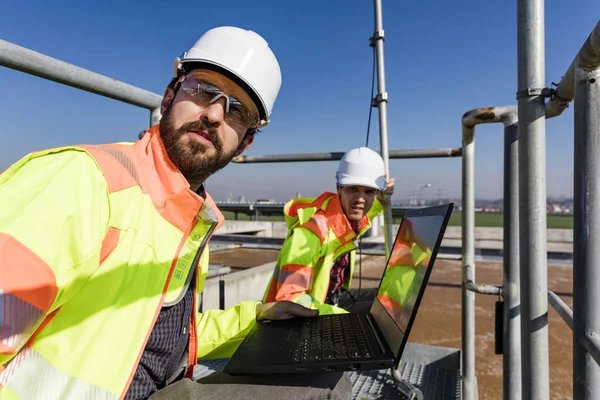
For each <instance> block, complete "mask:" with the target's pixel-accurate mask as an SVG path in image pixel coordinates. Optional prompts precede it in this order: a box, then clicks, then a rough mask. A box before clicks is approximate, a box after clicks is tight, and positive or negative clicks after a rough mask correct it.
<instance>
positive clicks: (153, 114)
mask: <svg viewBox="0 0 600 400" xmlns="http://www.w3.org/2000/svg"><path fill="white" fill-rule="evenodd" d="M160 118H161V115H160V107H158V108H155V109H154V110H152V111H150V127H153V126H154V125H156V124H158V123H159V122H160Z"/></svg>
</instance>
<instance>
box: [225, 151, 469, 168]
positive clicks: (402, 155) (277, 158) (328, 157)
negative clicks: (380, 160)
mask: <svg viewBox="0 0 600 400" xmlns="http://www.w3.org/2000/svg"><path fill="white" fill-rule="evenodd" d="M343 155H344V153H343V152H331V153H303V154H271V155H264V156H238V157H235V158H234V159H233V160H231V161H233V162H235V163H246V164H248V163H278V162H300V161H339V160H341V159H342V156H343ZM461 155H462V150H461V148H460V147H457V148H444V149H416V150H390V151H389V158H390V159H392V158H394V159H408V158H443V157H460V156H461Z"/></svg>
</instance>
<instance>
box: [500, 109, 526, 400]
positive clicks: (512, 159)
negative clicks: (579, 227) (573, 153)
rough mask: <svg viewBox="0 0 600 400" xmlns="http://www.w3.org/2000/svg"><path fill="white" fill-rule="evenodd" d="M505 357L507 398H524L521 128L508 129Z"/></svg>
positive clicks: (508, 126)
mask: <svg viewBox="0 0 600 400" xmlns="http://www.w3.org/2000/svg"><path fill="white" fill-rule="evenodd" d="M503 282H504V283H503V288H504V295H503V296H504V356H503V358H502V362H503V365H502V366H503V368H502V381H503V385H502V387H503V398H504V399H505V400H515V399H520V398H521V307H520V303H521V300H520V293H519V292H520V291H519V282H520V279H519V125H518V123H517V118H516V115H514V117H513V118H511V119H510V120H508V121H506V122H505V126H504V279H503Z"/></svg>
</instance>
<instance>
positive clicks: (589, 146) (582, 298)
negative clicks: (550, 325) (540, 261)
mask: <svg viewBox="0 0 600 400" xmlns="http://www.w3.org/2000/svg"><path fill="white" fill-rule="evenodd" d="M596 28H598V25H597V26H596ZM586 44H587V45H588V46H585V45H584V47H586V48H588V47H589V48H592V49H595V52H596V53H595V54H590V52H586V53H580V55H579V58H578V59H577V60H576V64H575V65H576V67H575V119H574V120H575V125H574V133H575V145H574V150H575V151H574V168H573V170H574V180H573V183H574V185H573V189H574V197H573V204H574V206H573V226H574V230H573V313H574V316H575V318H574V324H573V325H574V326H573V334H574V336H575V338H576V339H577V340H576V341H574V344H573V398H576V399H597V398H600V366H599V365H598V364H597V362H596V361H594V359H593V353H592V352H589V353H588V351H587V350H586V348H585V347H583V346H582V345H581V340H582V338H586V337H587V338H589V339H595V340H596V341H597V340H598V339H597V338H598V334H600V313H598V304H600V291H599V290H598V288H600V269H599V268H598V266H599V265H600V253H599V252H598V248H599V247H600V160H599V158H598V157H599V155H600V68H599V67H600V38H599V37H596V39H595V40H592V35H590V37H589V38H588V40H587V41H586ZM596 352H598V350H597V349H596Z"/></svg>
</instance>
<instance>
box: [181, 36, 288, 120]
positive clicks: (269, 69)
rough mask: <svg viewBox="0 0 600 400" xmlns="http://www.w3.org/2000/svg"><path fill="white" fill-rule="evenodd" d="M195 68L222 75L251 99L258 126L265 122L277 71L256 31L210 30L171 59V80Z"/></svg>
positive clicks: (277, 80) (278, 81)
mask: <svg viewBox="0 0 600 400" xmlns="http://www.w3.org/2000/svg"><path fill="white" fill-rule="evenodd" d="M195 68H207V69H211V70H214V71H217V72H219V73H222V74H223V75H226V76H227V77H229V78H230V79H232V80H233V81H234V82H236V83H237V84H239V85H240V86H241V87H242V88H243V89H244V90H245V91H246V92H247V93H248V95H249V96H250V97H251V98H252V100H253V101H254V103H255V105H256V107H257V108H258V112H259V114H260V119H261V121H260V123H259V127H263V126H265V125H267V124H268V123H269V116H270V115H271V112H272V111H273V105H274V104H275V99H276V98H277V95H278V94H279V89H280V88H281V70H280V68H279V63H278V62H277V58H275V54H273V51H271V48H270V47H269V44H268V43H267V42H266V41H265V39H263V38H262V37H261V36H260V35H259V34H257V33H256V32H253V31H250V30H245V29H241V28H237V27H233V26H221V27H217V28H213V29H211V30H209V31H207V32H206V33H205V34H203V35H202V36H201V37H200V39H198V40H197V41H196V43H194V45H193V46H192V47H191V48H190V49H189V50H188V51H186V52H184V53H183V54H182V55H181V56H180V57H177V58H176V59H175V77H177V76H179V75H180V74H181V73H182V72H188V71H190V70H192V69H195Z"/></svg>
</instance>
